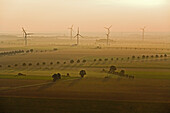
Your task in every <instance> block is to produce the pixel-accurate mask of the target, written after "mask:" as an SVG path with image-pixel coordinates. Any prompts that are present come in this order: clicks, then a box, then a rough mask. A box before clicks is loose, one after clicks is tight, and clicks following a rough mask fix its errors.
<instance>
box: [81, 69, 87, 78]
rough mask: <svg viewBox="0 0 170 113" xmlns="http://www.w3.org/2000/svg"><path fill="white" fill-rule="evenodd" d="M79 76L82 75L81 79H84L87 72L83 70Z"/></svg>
mask: <svg viewBox="0 0 170 113" xmlns="http://www.w3.org/2000/svg"><path fill="white" fill-rule="evenodd" d="M79 74H80V76H81V78H83V77H84V75H86V71H85V70H81V71H80V73H79Z"/></svg>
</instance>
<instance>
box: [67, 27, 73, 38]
mask: <svg viewBox="0 0 170 113" xmlns="http://www.w3.org/2000/svg"><path fill="white" fill-rule="evenodd" d="M68 29H70V39H71V40H72V38H73V25H72V26H71V27H70V28H68Z"/></svg>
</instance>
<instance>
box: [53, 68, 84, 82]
mask: <svg viewBox="0 0 170 113" xmlns="http://www.w3.org/2000/svg"><path fill="white" fill-rule="evenodd" d="M79 75H80V77H81V78H84V76H85V75H86V71H85V70H81V71H80V72H79ZM65 77H70V74H69V73H67V75H66V76H65ZM52 78H53V82H56V81H57V80H60V79H61V78H62V75H61V74H60V73H57V74H56V73H55V74H53V75H52Z"/></svg>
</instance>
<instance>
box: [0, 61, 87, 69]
mask: <svg viewBox="0 0 170 113" xmlns="http://www.w3.org/2000/svg"><path fill="white" fill-rule="evenodd" d="M75 62H76V63H81V62H82V63H86V60H82V61H81V60H79V59H78V60H77V61H74V60H70V61H69V63H70V64H73V63H75ZM49 64H50V65H54V64H55V63H54V62H50V63H49ZM56 64H61V62H59V61H57V63H56ZM63 64H66V62H63ZM32 65H33V64H32V63H22V64H21V66H23V67H25V66H32ZM35 65H37V66H39V65H47V63H46V62H42V63H39V62H38V63H36V64H35ZM13 66H14V67H17V66H19V65H18V64H14V65H13ZM1 67H2V65H0V68H1ZM7 67H12V65H8V66H7Z"/></svg>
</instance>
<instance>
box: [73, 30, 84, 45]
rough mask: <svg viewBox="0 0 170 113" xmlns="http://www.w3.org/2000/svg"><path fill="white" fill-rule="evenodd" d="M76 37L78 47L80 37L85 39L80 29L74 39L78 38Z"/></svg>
mask: <svg viewBox="0 0 170 113" xmlns="http://www.w3.org/2000/svg"><path fill="white" fill-rule="evenodd" d="M76 37H77V45H79V38H80V37H82V38H84V37H83V36H81V35H80V30H79V27H78V29H77V35H76V36H75V37H74V38H76Z"/></svg>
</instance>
